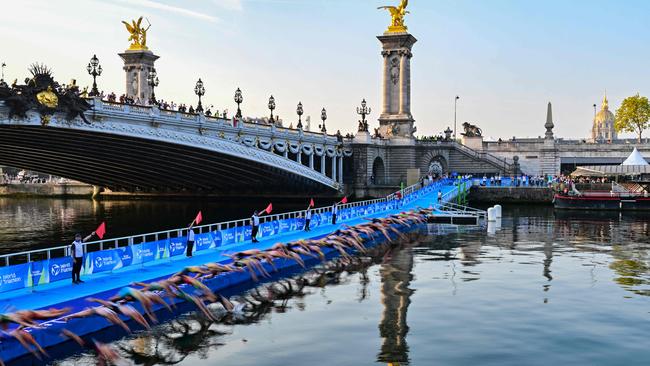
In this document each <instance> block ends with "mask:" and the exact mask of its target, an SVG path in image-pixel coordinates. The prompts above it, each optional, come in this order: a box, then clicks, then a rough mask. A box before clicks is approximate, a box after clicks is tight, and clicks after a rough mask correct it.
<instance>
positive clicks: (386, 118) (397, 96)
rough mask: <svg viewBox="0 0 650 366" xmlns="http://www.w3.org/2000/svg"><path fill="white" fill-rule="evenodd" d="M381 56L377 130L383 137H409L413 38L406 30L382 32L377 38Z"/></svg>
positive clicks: (412, 129)
mask: <svg viewBox="0 0 650 366" xmlns="http://www.w3.org/2000/svg"><path fill="white" fill-rule="evenodd" d="M377 38H378V39H379V41H380V42H381V44H382V52H381V54H382V56H383V57H384V69H383V91H382V100H383V104H382V111H381V115H380V116H379V132H380V133H381V135H382V136H384V137H385V138H389V139H392V138H395V137H401V138H407V139H413V133H414V132H415V128H414V127H413V123H414V122H415V121H414V120H413V116H412V115H411V57H412V56H413V54H412V53H411V48H412V47H413V45H414V44H415V42H417V39H415V37H413V36H412V35H410V34H409V33H406V32H403V33H384V35H382V36H379V37H377Z"/></svg>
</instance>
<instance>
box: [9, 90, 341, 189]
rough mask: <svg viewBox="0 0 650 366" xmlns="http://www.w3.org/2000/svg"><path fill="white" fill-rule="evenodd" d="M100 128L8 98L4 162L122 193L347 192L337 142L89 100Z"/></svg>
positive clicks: (326, 137) (90, 113) (268, 127)
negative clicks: (16, 108)
mask: <svg viewBox="0 0 650 366" xmlns="http://www.w3.org/2000/svg"><path fill="white" fill-rule="evenodd" d="M88 102H89V104H90V105H91V106H92V110H89V111H87V112H85V117H86V119H87V120H88V121H89V122H90V123H85V122H83V121H82V120H81V118H79V117H77V118H74V119H71V120H68V119H66V118H65V116H64V115H63V114H61V113H54V114H52V115H50V116H48V118H47V123H43V119H42V116H41V115H40V114H39V113H38V111H35V110H34V111H27V112H26V114H25V115H26V117H25V118H20V117H16V116H14V117H12V118H9V112H10V111H9V108H8V106H7V105H5V104H4V103H3V102H1V101H0V164H2V165H9V166H19V167H23V168H26V169H30V170H35V171H40V172H43V173H50V174H53V175H59V176H62V177H66V178H70V179H76V180H79V181H82V182H87V183H90V184H93V185H97V186H101V187H106V188H108V189H110V190H114V191H126V192H143V193H146V192H152V193H165V192H169V193H178V192H187V193H208V194H217V195H218V194H224V195H230V194H233V193H240V194H255V193H257V194H269V193H270V194H273V193H277V194H291V193H297V192H299V193H305V192H313V193H325V194H327V192H330V194H335V193H336V192H337V191H342V189H343V187H342V182H343V159H344V157H349V156H351V155H352V152H351V150H349V149H347V148H346V147H344V146H343V144H342V142H340V141H339V139H338V138H337V137H336V136H330V135H326V134H323V133H312V132H307V131H302V130H292V129H285V128H278V127H275V126H272V125H262V124H250V123H244V122H241V121H237V122H233V121H231V120H226V119H220V118H214V117H205V116H204V115H197V114H186V113H182V112H176V111H167V110H160V109H158V108H157V107H156V106H153V107H146V106H137V105H126V104H115V103H109V102H105V101H102V100H101V99H99V98H94V99H89V100H88Z"/></svg>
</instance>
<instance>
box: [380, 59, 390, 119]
mask: <svg viewBox="0 0 650 366" xmlns="http://www.w3.org/2000/svg"><path fill="white" fill-rule="evenodd" d="M381 55H382V56H384V80H383V83H382V85H383V89H384V90H383V94H382V98H383V100H382V110H381V114H388V113H390V85H388V84H389V83H390V65H389V61H388V55H390V52H388V51H382V52H381Z"/></svg>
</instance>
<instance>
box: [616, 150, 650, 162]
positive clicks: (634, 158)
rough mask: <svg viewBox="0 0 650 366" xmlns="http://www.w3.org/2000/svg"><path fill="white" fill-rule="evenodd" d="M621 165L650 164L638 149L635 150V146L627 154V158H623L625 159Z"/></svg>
mask: <svg viewBox="0 0 650 366" xmlns="http://www.w3.org/2000/svg"><path fill="white" fill-rule="evenodd" d="M621 165H641V166H642V165H650V164H648V162H647V161H646V160H645V159H644V158H643V156H642V155H641V153H640V152H639V150H637V149H636V147H635V148H634V151H632V153H631V154H630V156H628V157H627V159H625V161H624V162H623V164H621Z"/></svg>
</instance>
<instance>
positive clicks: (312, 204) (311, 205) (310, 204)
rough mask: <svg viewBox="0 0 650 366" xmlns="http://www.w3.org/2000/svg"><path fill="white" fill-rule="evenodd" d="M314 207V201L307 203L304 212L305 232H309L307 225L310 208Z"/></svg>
mask: <svg viewBox="0 0 650 366" xmlns="http://www.w3.org/2000/svg"><path fill="white" fill-rule="evenodd" d="M312 207H314V199H313V198H312V199H311V201H309V206H307V211H305V231H311V229H310V228H309V223H310V222H311V208H312Z"/></svg>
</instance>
